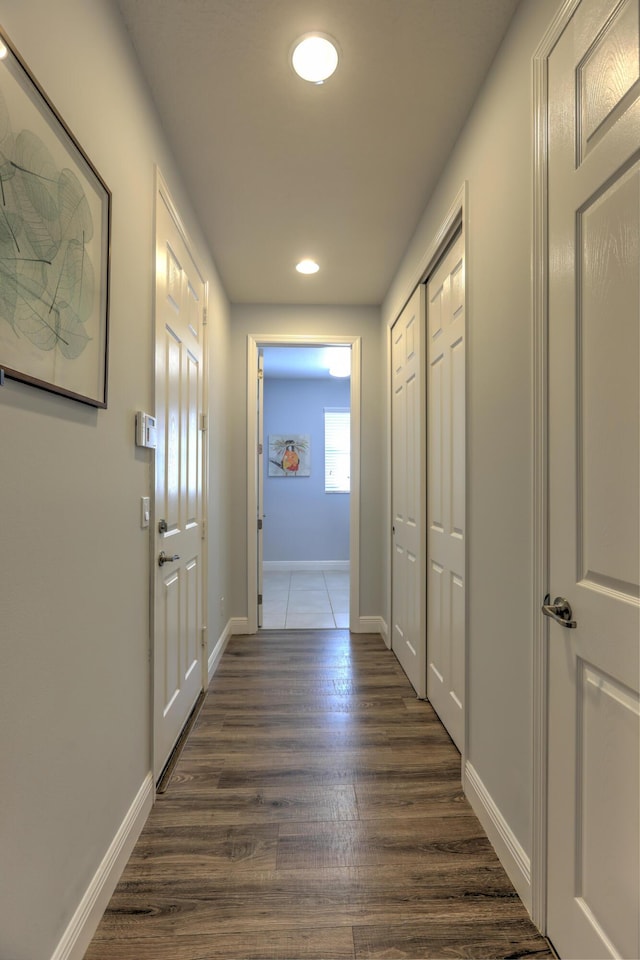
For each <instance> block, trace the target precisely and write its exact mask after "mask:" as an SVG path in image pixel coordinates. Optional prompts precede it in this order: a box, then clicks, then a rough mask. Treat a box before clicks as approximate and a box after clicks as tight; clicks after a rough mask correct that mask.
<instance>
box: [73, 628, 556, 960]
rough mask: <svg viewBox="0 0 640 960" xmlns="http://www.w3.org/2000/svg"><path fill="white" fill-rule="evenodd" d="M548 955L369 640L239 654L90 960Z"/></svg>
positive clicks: (456, 779) (453, 757)
mask: <svg viewBox="0 0 640 960" xmlns="http://www.w3.org/2000/svg"><path fill="white" fill-rule="evenodd" d="M516 956H517V957H522V958H525V957H540V958H546V957H552V956H553V953H552V951H551V950H550V948H549V945H548V944H547V942H546V940H545V939H544V938H543V937H541V936H540V935H539V934H538V932H537V931H536V929H535V927H534V926H533V924H532V923H531V921H530V919H529V917H528V915H527V913H526V910H525V908H524V906H523V905H522V903H521V901H520V900H519V898H518V896H517V893H516V891H515V890H514V888H513V886H512V884H511V882H510V881H509V879H508V877H507V876H506V874H505V872H504V870H503V868H502V866H501V865H500V863H499V861H498V859H497V856H496V854H495V851H494V850H493V849H492V847H491V845H490V843H489V841H488V839H487V837H486V834H485V833H484V831H483V830H482V828H481V826H480V824H479V822H478V821H477V819H476V818H475V815H474V814H473V812H472V810H471V807H470V806H469V804H468V802H467V800H466V798H465V797H464V794H463V792H462V788H461V783H460V757H459V754H458V753H457V751H456V749H455V747H454V746H453V744H452V743H451V741H450V739H449V737H448V735H447V734H446V731H444V728H443V727H442V725H441V724H440V721H439V720H438V719H437V717H436V715H435V714H434V712H433V710H432V708H431V706H430V704H428V703H426V702H424V701H417V700H416V698H415V696H414V694H413V691H412V688H411V686H410V684H409V683H408V681H407V678H406V677H405V676H404V674H403V673H402V670H401V668H400V667H399V664H398V661H397V660H396V659H395V657H394V655H393V653H392V652H391V651H389V650H387V648H386V647H385V645H384V643H383V642H382V640H381V639H380V637H379V636H377V635H373V634H365V635H351V634H349V632H348V631H346V630H331V631H308V630H306V631H292V630H287V631H270V632H269V634H268V635H263V634H258V635H256V636H238V637H232V638H231V639H230V641H229V644H228V646H227V649H226V650H225V653H224V654H223V656H222V658H221V660H220V664H219V667H218V670H217V672H216V675H215V676H214V679H213V681H212V683H211V685H210V687H209V690H208V691H207V696H206V698H205V701H204V703H203V705H202V708H201V711H200V714H199V716H198V719H197V721H196V723H195V724H194V727H193V730H192V731H191V733H190V735H189V737H188V738H187V741H186V744H185V746H184V748H183V751H182V755H181V757H180V760H179V762H178V764H177V765H176V768H175V770H174V772H173V776H172V779H171V783H170V785H169V788H168V790H167V792H166V793H165V794H163V795H162V796H160V797H158V798H157V802H156V804H155V806H154V808H153V810H152V811H151V815H150V817H149V820H148V822H147V824H146V826H145V828H144V830H143V832H142V834H141V836H140V839H139V840H138V843H137V844H136V847H135V849H134V851H133V854H132V856H131V858H130V861H129V863H128V865H127V867H126V869H125V871H124V873H123V875H122V878H121V881H120V883H119V884H118V886H117V888H116V890H115V892H114V894H113V897H112V899H111V902H110V904H109V907H108V908H107V911H106V912H105V915H104V917H103V919H102V921H101V923H100V925H99V927H98V929H97V931H96V935H95V937H94V939H93V941H92V943H91V945H90V947H89V949H88V951H87V953H86V956H85V960H222V958H224V960H375V958H394V960H431V958H435V957H440V958H442V957H452V958H455V957H460V958H462V957H464V958H473V957H478V958H480V957H495V958H496V960H499V958H503V960H504V958H507V957H516Z"/></svg>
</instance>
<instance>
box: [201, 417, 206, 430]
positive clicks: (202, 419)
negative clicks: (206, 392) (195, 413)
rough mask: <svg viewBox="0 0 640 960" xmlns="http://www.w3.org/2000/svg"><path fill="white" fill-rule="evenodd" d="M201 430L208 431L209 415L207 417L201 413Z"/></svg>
mask: <svg viewBox="0 0 640 960" xmlns="http://www.w3.org/2000/svg"><path fill="white" fill-rule="evenodd" d="M200 429H201V430H206V429H207V415H206V413H201V414H200Z"/></svg>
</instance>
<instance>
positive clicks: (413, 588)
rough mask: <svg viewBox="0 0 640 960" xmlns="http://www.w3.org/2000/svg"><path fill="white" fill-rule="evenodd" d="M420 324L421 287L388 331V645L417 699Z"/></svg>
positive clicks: (422, 691)
mask: <svg viewBox="0 0 640 960" xmlns="http://www.w3.org/2000/svg"><path fill="white" fill-rule="evenodd" d="M423 324H424V287H422V286H421V287H418V289H417V290H416V291H415V293H414V294H413V296H412V298H411V299H410V301H409V303H408V304H407V306H406V307H405V308H404V310H403V311H402V313H401V314H400V316H399V317H398V319H397V320H396V322H395V324H394V326H393V329H392V331H391V338H392V339H391V364H392V401H391V408H392V409H391V417H392V419H391V423H392V440H391V461H392V466H391V486H392V515H393V565H392V596H391V622H392V631H391V646H392V649H393V651H394V653H395V654H396V656H397V658H398V660H399V661H400V664H401V665H402V668H403V670H404V671H405V673H406V674H407V676H408V678H409V680H410V681H411V683H412V685H413V687H414V689H415V691H416V693H417V695H418V696H419V697H425V696H426V630H425V616H426V614H425V591H424V542H425V536H424V509H423V502H424V457H425V441H424V432H425V431H424V426H425V401H424V358H423V355H422V350H423V344H422V341H423V332H422V331H423Z"/></svg>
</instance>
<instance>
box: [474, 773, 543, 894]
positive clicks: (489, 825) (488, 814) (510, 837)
mask: <svg viewBox="0 0 640 960" xmlns="http://www.w3.org/2000/svg"><path fill="white" fill-rule="evenodd" d="M463 787H464V792H465V793H466V795H467V799H468V800H469V803H470V804H471V806H472V807H473V811H474V813H475V815H476V816H477V818H478V820H479V821H480V823H481V824H482V826H483V827H484V829H485V831H486V833H487V836H488V837H489V840H490V841H491V843H492V845H493V847H494V849H495V851H496V853H497V854H498V859H499V860H500V862H501V863H502V866H503V867H504V868H505V870H506V871H507V874H508V876H509V879H510V880H511V882H512V884H513V885H514V887H515V888H516V890H517V891H518V895H519V897H520V899H521V900H522V902H523V903H524V905H525V907H526V908H527V910H528V911H529V913H531V862H530V860H529V857H528V856H527V854H526V853H525V851H524V849H523V848H522V846H521V845H520V843H519V841H518V839H517V837H516V836H515V834H514V832H513V830H512V829H511V827H510V826H509V824H508V823H507V821H506V820H505V818H504V817H503V815H502V813H501V812H500V810H499V809H498V807H497V806H496V804H495V802H494V801H493V798H492V797H491V795H490V793H489V791H488V790H487V788H486V787H485V785H484V783H483V782H482V780H481V779H480V777H479V776H478V774H477V772H476V770H475V769H474V767H473V765H472V764H471V763H469V761H468V760H467V762H466V764H465V766H464V777H463Z"/></svg>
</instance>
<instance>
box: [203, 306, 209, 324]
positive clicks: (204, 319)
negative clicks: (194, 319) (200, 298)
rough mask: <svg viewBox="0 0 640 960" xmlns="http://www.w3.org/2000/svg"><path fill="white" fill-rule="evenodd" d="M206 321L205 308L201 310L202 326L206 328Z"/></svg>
mask: <svg viewBox="0 0 640 960" xmlns="http://www.w3.org/2000/svg"><path fill="white" fill-rule="evenodd" d="M207 320H208V316H207V308H206V307H203V308H202V324H203V326H206V324H207Z"/></svg>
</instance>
